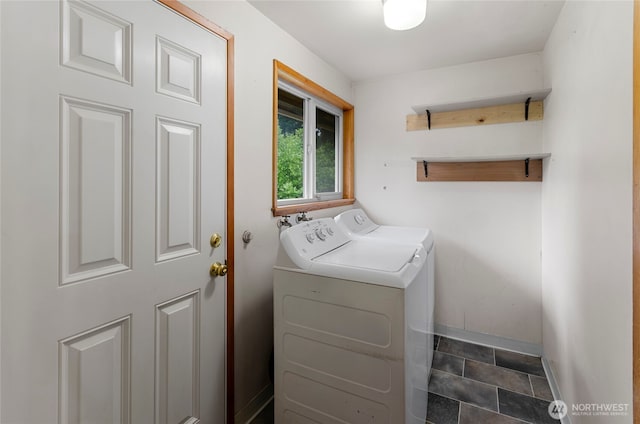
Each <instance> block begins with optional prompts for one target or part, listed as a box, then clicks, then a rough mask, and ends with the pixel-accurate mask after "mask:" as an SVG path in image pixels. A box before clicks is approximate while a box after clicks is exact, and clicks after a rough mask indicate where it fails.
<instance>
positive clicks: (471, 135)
mask: <svg viewBox="0 0 640 424" xmlns="http://www.w3.org/2000/svg"><path fill="white" fill-rule="evenodd" d="M542 85H543V77H542V62H541V55H540V54H529V55H522V56H515V57H508V58H503V59H496V60H490V61H484V62H477V63H470V64H465V65H460V66H455V67H449V68H442V69H436V70H427V71H421V72H416V73H409V74H403V75H397V76H392V77H387V78H382V79H378V80H373V81H366V82H361V83H358V84H356V85H355V98H356V103H355V113H356V115H355V139H356V145H355V156H356V163H355V167H356V182H355V184H356V197H357V198H358V200H359V202H360V204H361V205H362V206H363V208H364V209H365V210H366V211H367V212H368V213H369V214H370V215H371V217H372V219H374V220H376V221H379V222H381V223H387V224H396V225H413V226H421V227H429V228H431V229H432V230H433V232H434V235H435V239H436V323H438V324H441V325H445V326H448V327H454V328H457V329H465V330H469V331H474V332H480V333H486V334H491V335H496V336H501V337H506V338H509V339H513V340H519V341H524V342H528V343H533V344H537V345H539V344H541V341H542V339H541V338H542V331H541V304H540V296H541V293H540V232H541V230H540V225H541V223H540V219H541V216H540V213H541V211H540V191H541V184H540V183H530V182H519V183H518V182H490V183H486V182H437V183H433V182H431V183H424V182H423V183H418V182H416V170H415V166H416V165H415V162H412V161H411V160H410V158H411V157H412V156H424V155H449V154H451V155H454V154H460V155H473V154H510V153H524V152H540V150H541V147H542V141H541V140H542V123H541V122H540V121H538V122H525V123H515V124H503V125H490V126H485V127H466V128H452V129H439V130H432V131H429V132H427V131H416V132H407V131H406V130H405V117H406V115H407V114H410V113H414V112H413V111H412V109H411V106H412V105H419V104H428V103H434V104H437V103H449V102H456V101H464V100H469V99H474V98H482V97H492V96H500V95H507V94H513V93H514V92H519V91H522V90H531V89H540V88H542ZM523 166H524V165H523Z"/></svg>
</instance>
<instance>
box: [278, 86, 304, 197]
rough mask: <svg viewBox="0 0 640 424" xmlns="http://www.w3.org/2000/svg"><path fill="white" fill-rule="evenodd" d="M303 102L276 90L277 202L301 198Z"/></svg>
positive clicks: (298, 98)
mask: <svg viewBox="0 0 640 424" xmlns="http://www.w3.org/2000/svg"><path fill="white" fill-rule="evenodd" d="M303 122H304V100H303V99H301V98H300V97H298V96H295V95H293V94H291V93H288V92H286V91H284V90H282V89H278V200H282V199H299V198H301V197H302V196H303V193H304V192H303V185H304V177H303V175H304V174H303V168H304V125H303Z"/></svg>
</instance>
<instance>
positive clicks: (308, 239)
mask: <svg viewBox="0 0 640 424" xmlns="http://www.w3.org/2000/svg"><path fill="white" fill-rule="evenodd" d="M315 239H316V238H315V237H314V236H313V233H309V234H307V241H308V242H309V243H313V241H314V240H315Z"/></svg>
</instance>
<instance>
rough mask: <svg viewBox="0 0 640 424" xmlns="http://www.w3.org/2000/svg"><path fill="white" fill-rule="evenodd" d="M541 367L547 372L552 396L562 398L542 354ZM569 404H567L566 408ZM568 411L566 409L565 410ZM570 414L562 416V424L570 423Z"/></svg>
mask: <svg viewBox="0 0 640 424" xmlns="http://www.w3.org/2000/svg"><path fill="white" fill-rule="evenodd" d="M542 367H543V368H544V373H545V374H547V381H548V382H549V388H550V389H551V393H552V394H553V398H554V399H556V400H562V395H561V394H560V387H559V386H558V381H557V380H556V376H555V375H554V374H553V369H552V368H551V364H550V363H549V361H548V360H547V358H545V357H544V355H543V356H542ZM568 407H569V406H568V405H567V408H568ZM567 412H568V411H567ZM569 415H570V414H567V415H565V416H564V418H562V419H560V422H561V423H562V424H571V419H570V418H569Z"/></svg>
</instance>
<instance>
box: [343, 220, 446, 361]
mask: <svg viewBox="0 0 640 424" xmlns="http://www.w3.org/2000/svg"><path fill="white" fill-rule="evenodd" d="M334 220H335V221H336V223H337V224H338V226H339V227H340V228H342V229H343V230H344V232H345V233H346V234H347V235H348V236H349V237H350V238H352V239H354V240H377V241H379V242H394V243H408V244H414V243H419V244H422V246H423V247H424V249H425V250H426V251H427V256H428V259H427V270H428V271H427V273H428V282H427V298H426V300H425V302H427V311H428V324H427V328H428V333H429V334H430V336H429V337H428V339H427V342H428V344H427V350H426V352H424V354H425V355H426V357H427V365H428V369H429V370H430V369H431V363H432V362H433V327H434V321H435V318H434V307H435V261H434V247H435V245H434V241H433V234H432V233H431V230H429V229H427V228H418V227H399V226H393V225H378V224H376V223H375V222H373V221H372V220H371V218H369V216H367V214H366V213H365V211H363V210H362V209H359V208H357V209H349V210H348V211H345V212H343V213H341V214H340V215H337V216H336V217H335V218H334Z"/></svg>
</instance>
